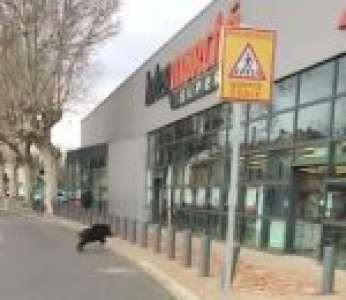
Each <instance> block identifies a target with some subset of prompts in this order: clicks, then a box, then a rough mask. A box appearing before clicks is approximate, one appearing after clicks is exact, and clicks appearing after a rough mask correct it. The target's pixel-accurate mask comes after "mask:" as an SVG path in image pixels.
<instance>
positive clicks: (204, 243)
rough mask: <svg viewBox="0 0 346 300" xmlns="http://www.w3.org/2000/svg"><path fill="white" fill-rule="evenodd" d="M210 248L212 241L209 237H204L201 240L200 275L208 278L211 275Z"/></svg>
mask: <svg viewBox="0 0 346 300" xmlns="http://www.w3.org/2000/svg"><path fill="white" fill-rule="evenodd" d="M210 248H211V240H210V236H209V235H203V236H202V238H201V249H200V251H201V256H200V260H199V270H198V271H199V272H198V273H199V275H200V276H203V277H207V276H209V275H210Z"/></svg>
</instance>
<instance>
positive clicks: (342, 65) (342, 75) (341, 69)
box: [338, 56, 346, 93]
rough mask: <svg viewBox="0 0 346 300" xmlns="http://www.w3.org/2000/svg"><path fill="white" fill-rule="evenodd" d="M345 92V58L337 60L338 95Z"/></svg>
mask: <svg viewBox="0 0 346 300" xmlns="http://www.w3.org/2000/svg"><path fill="white" fill-rule="evenodd" d="M345 92H346V56H344V57H342V58H340V60H339V77H338V93H345Z"/></svg>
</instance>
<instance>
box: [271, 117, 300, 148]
mask: <svg viewBox="0 0 346 300" xmlns="http://www.w3.org/2000/svg"><path fill="white" fill-rule="evenodd" d="M293 122H294V112H293V111H292V112H287V113H283V114H279V115H276V116H274V117H273V118H272V122H271V126H270V140H271V141H272V142H274V143H280V144H281V143H287V142H292V140H293Z"/></svg>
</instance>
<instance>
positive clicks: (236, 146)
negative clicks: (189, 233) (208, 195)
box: [222, 103, 242, 294]
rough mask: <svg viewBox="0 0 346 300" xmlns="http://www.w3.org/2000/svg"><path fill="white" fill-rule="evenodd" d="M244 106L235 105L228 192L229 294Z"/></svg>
mask: <svg viewBox="0 0 346 300" xmlns="http://www.w3.org/2000/svg"><path fill="white" fill-rule="evenodd" d="M241 109H242V105H241V104H239V103H233V130H232V139H231V140H232V163H231V164H230V168H231V170H230V173H231V183H230V186H229V190H228V221H227V225H228V226H227V236H226V243H225V266H224V270H225V272H224V276H225V278H223V279H222V283H223V289H224V292H225V293H226V294H227V293H229V292H230V288H231V274H232V266H233V261H234V251H233V249H234V246H235V238H234V237H235V218H236V210H237V203H238V188H239V184H238V174H239V172H238V166H239V159H240V155H239V154H240V139H239V137H240V121H241Z"/></svg>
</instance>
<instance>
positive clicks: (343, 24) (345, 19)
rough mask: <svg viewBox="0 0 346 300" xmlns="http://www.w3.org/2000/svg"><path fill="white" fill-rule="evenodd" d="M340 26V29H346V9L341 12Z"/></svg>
mask: <svg viewBox="0 0 346 300" xmlns="http://www.w3.org/2000/svg"><path fill="white" fill-rule="evenodd" d="M338 28H339V30H346V9H345V10H344V11H343V12H342V14H341V17H340V19H339V25H338Z"/></svg>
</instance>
